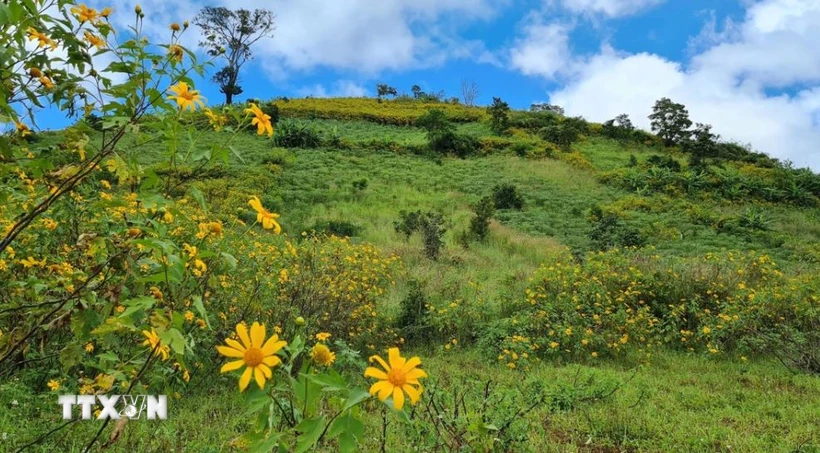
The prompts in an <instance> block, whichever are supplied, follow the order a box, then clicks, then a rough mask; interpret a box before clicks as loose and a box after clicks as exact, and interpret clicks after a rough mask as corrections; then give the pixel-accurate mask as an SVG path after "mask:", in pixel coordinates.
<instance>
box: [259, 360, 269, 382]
mask: <svg viewBox="0 0 820 453" xmlns="http://www.w3.org/2000/svg"><path fill="white" fill-rule="evenodd" d="M257 368H259V369H260V370H262V374H264V375H265V379H270V378H271V377H272V376H273V372H272V371H271V369H270V368H268V366H267V365H265V364H261V363H260V364H259V365H257Z"/></svg>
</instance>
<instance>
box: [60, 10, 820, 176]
mask: <svg viewBox="0 0 820 453" xmlns="http://www.w3.org/2000/svg"><path fill="white" fill-rule="evenodd" d="M94 1H96V0H94ZM92 4H94V5H95V6H102V3H94V2H92ZM108 4H111V3H108ZM135 4H136V2H131V1H124V2H120V1H114V2H113V5H112V6H113V7H114V8H115V14H114V15H113V16H112V21H113V22H114V23H115V25H118V26H124V24H126V23H130V21H131V20H132V15H133V13H132V11H133V7H134V5H135ZM204 4H205V3H203V2H201V1H200V0H177V1H174V2H168V1H167V0H162V1H160V0H143V1H141V5H142V8H143V10H144V11H145V13H146V28H147V30H148V34H149V35H151V38H152V39H153V40H154V41H157V40H159V41H162V40H164V39H167V38H168V34H169V32H168V29H167V27H168V24H169V23H170V22H172V21H182V20H184V19H190V18H192V17H193V15H194V14H195V13H196V11H197V10H198V9H199V8H200V7H201V6H203V5H204ZM208 4H210V5H220V6H222V5H224V6H229V7H233V8H238V7H244V8H250V9H252V8H269V9H272V10H273V11H274V13H275V14H276V15H277V30H276V32H275V36H274V37H273V38H272V39H269V40H266V41H264V42H260V43H259V44H258V45H257V46H256V47H255V48H254V52H255V55H256V58H255V59H254V61H253V62H251V63H249V64H248V65H247V66H246V67H245V68H244V69H243V73H242V82H243V87H244V89H245V93H244V94H243V95H242V96H240V98H239V99H240V100H241V99H244V98H247V97H258V98H263V99H264V98H270V97H274V96H290V97H296V96H305V95H313V96H340V95H343V96H372V95H373V94H374V91H375V85H376V83H380V82H384V83H388V84H390V85H393V86H395V87H396V88H398V89H399V91H406V92H409V90H410V87H411V86H412V85H414V84H418V85H420V86H421V87H422V88H423V89H424V90H426V91H439V90H443V91H445V92H446V93H447V95H448V96H459V95H460V84H461V80H462V79H469V80H472V81H474V82H476V83H477V84H478V86H479V87H480V90H481V94H480V97H479V103H480V104H486V103H489V102H490V101H491V100H492V97H493V96H499V97H501V98H502V99H504V100H506V101H508V102H509V103H510V104H511V105H512V106H513V107H515V108H527V107H529V105H530V104H531V103H533V102H551V103H554V104H558V105H561V106H563V107H564V108H565V109H566V111H567V113H569V114H572V115H582V116H584V117H586V118H587V119H590V120H593V121H604V120H607V119H609V118H612V117H614V116H615V115H617V114H620V113H627V114H629V115H630V116H631V117H632V119H633V121H634V122H635V123H636V124H637V125H639V126H641V127H648V120H647V119H646V116H647V115H648V114H649V113H650V110H651V107H652V104H653V103H654V101H655V100H656V99H658V98H660V97H670V98H672V99H673V100H675V101H678V102H682V103H683V104H685V105H686V106H687V107H688V108H689V111H690V115H691V117H692V119H693V120H694V121H696V122H704V123H709V124H712V125H714V128H715V130H716V132H718V133H719V134H721V135H722V136H723V138H724V139H727V140H733V141H737V142H740V143H750V144H752V145H753V146H754V147H755V148H756V149H758V150H761V151H765V152H767V153H769V154H772V155H774V156H776V157H779V158H781V159H789V160H792V161H793V162H794V163H795V164H796V165H798V166H806V165H808V166H811V167H812V168H814V169H815V170H820V46H818V45H817V44H818V43H817V37H818V36H820V0H713V1H707V0H529V1H516V0H336V1H332V0H264V1H263V0H239V1H229V0H211V1H210V2H209V3H208ZM195 28H196V27H191V29H189V31H188V33H187V36H186V38H185V41H184V42H185V43H186V44H187V45H189V46H191V47H195V44H196V42H197V40H198V36H197V30H196V29H195ZM197 88H199V89H200V90H201V91H202V92H203V93H204V94H205V96H206V97H208V99H209V101H210V102H212V103H218V102H221V99H222V95H221V94H220V93H219V92H218V91H217V89H216V88H215V87H214V86H213V85H212V84H211V83H209V82H208V81H207V80H202V81H199V82H198V84H197ZM48 123H49V124H48V125H50V126H52V125H53V126H57V125H58V122H55V121H54V120H50V121H48Z"/></svg>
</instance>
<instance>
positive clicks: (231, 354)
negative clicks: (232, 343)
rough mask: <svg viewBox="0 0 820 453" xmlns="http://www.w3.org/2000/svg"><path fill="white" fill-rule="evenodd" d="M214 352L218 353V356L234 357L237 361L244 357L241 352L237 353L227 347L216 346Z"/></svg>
mask: <svg viewBox="0 0 820 453" xmlns="http://www.w3.org/2000/svg"><path fill="white" fill-rule="evenodd" d="M216 350H217V351H219V353H220V354H222V355H224V356H225V357H235V358H237V359H241V358H244V357H245V353H244V352H242V351H238V350H236V349H234V348H230V347H228V346H217V347H216Z"/></svg>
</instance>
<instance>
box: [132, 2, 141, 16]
mask: <svg viewBox="0 0 820 453" xmlns="http://www.w3.org/2000/svg"><path fill="white" fill-rule="evenodd" d="M134 12H135V13H137V15H138V16H139V15H141V14H142V7H141V6H140V5H139V4H137V6H135V7H134Z"/></svg>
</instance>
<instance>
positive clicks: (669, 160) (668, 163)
mask: <svg viewBox="0 0 820 453" xmlns="http://www.w3.org/2000/svg"><path fill="white" fill-rule="evenodd" d="M646 163H647V164H649V166H652V167H660V168H666V169H668V170H672V171H680V170H681V166H680V162H678V161H677V160H675V158H674V157H672V156H659V155H657V154H654V155H652V156H649V158H648V159H646Z"/></svg>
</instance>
